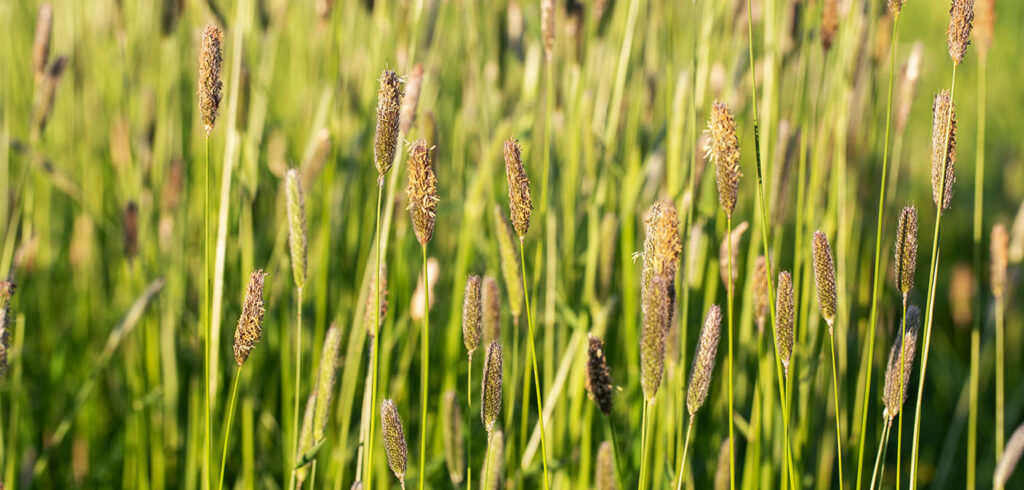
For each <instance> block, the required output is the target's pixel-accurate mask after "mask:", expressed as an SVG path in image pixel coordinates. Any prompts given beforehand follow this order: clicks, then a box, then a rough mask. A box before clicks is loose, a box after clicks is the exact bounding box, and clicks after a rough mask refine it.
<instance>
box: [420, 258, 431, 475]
mask: <svg viewBox="0 0 1024 490" xmlns="http://www.w3.org/2000/svg"><path fill="white" fill-rule="evenodd" d="M420 249H422V250H423V328H422V329H420V343H421V348H422V351H421V352H420V384H421V385H422V386H421V388H420V468H419V483H420V484H419V488H420V490H423V481H424V476H425V474H426V469H427V467H426V461H427V394H428V390H427V385H429V384H430V375H429V373H430V278H429V277H427V269H428V268H427V245H426V244H424V245H422V246H421V247H420Z"/></svg>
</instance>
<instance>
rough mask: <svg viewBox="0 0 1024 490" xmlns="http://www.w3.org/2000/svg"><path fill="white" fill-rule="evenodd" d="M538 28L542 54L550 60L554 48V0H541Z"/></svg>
mask: <svg viewBox="0 0 1024 490" xmlns="http://www.w3.org/2000/svg"><path fill="white" fill-rule="evenodd" d="M540 29H541V31H542V32H541V37H543V38H544V56H545V58H546V59H547V60H548V61H551V59H552V57H553V56H554V55H553V52H554V49H555V0H541V2H540Z"/></svg>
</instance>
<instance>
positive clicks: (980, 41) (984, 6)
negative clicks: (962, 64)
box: [974, 0, 996, 59]
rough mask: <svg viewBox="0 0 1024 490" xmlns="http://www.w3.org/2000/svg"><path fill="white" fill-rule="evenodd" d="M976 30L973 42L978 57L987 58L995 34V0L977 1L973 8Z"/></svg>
mask: <svg viewBox="0 0 1024 490" xmlns="http://www.w3.org/2000/svg"><path fill="white" fill-rule="evenodd" d="M975 13H976V14H977V17H976V19H975V20H976V21H977V24H978V26H977V28H976V29H975V30H974V41H975V45H977V47H978V56H981V57H982V59H984V58H986V57H987V56H988V50H989V49H991V48H992V41H994V39H995V32H996V0H978V3H977V5H976V8H975Z"/></svg>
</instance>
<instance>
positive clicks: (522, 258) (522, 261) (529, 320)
mask: <svg viewBox="0 0 1024 490" xmlns="http://www.w3.org/2000/svg"><path fill="white" fill-rule="evenodd" d="M523 238H524V237H522V236H520V237H519V266H520V267H521V268H522V273H523V274H522V280H523V302H524V306H525V308H526V328H527V332H528V333H529V340H530V364H531V365H532V366H533V387H534V391H535V395H536V396H537V418H538V421H539V423H540V451H541V462H542V464H543V466H544V488H545V490H547V488H548V450H547V442H546V441H545V439H546V438H545V436H544V401H543V399H542V398H541V394H540V377H539V376H538V373H537V350H536V347H535V345H534V341H533V312H532V311H531V310H530V289H529V287H528V286H527V285H526V251H525V246H524V244H523ZM488 449H489V448H488ZM484 481H486V479H484Z"/></svg>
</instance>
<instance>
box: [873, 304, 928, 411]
mask: <svg viewBox="0 0 1024 490" xmlns="http://www.w3.org/2000/svg"><path fill="white" fill-rule="evenodd" d="M920 326H921V312H920V310H918V308H917V307H916V306H911V307H910V308H908V309H907V318H906V324H905V325H904V327H905V328H906V333H905V334H904V333H903V331H902V330H901V331H900V334H899V336H897V337H896V340H895V341H894V342H893V344H892V349H891V350H889V364H888V366H887V368H886V370H885V387H884V388H883V389H882V398H883V400H882V401H883V402H884V404H885V410H884V411H883V417H885V418H887V419H888V420H892V419H893V418H895V417H896V416H897V415H899V413H900V407H902V406H903V403H904V402H905V401H906V400H907V392H908V391H910V390H909V388H908V386H907V384H908V383H910V374H911V372H913V369H914V352H915V351H916V349H917V332H918V328H919V327H920ZM901 366H902V369H901Z"/></svg>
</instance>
